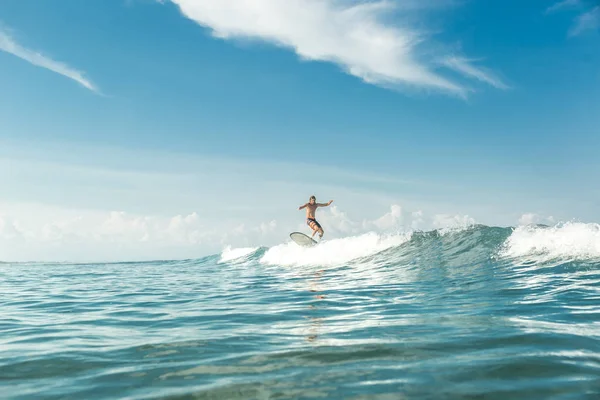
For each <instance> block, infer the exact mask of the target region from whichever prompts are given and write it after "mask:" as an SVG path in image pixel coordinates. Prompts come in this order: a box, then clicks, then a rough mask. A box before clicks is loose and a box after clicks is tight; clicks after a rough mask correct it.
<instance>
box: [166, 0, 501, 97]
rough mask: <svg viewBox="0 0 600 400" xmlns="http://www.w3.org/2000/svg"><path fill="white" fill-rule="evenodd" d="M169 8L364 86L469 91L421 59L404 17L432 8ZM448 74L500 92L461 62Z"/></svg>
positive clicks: (315, 0) (314, 2)
mask: <svg viewBox="0 0 600 400" xmlns="http://www.w3.org/2000/svg"><path fill="white" fill-rule="evenodd" d="M171 1H172V2H173V3H174V4H176V5H177V6H179V8H180V10H181V11H182V13H183V14H184V15H185V16H186V17H188V18H190V19H191V20H193V21H195V22H197V23H198V24H200V25H202V26H204V27H207V28H209V29H211V30H212V33H213V35H214V36H215V37H218V38H221V39H225V40H231V39H251V40H260V41H265V42H269V43H272V44H275V45H277V46H281V47H284V48H288V49H292V50H293V51H294V52H295V53H296V54H297V55H298V56H299V57H301V58H302V59H304V60H312V61H325V62H331V63H335V64H337V65H339V66H341V67H342V68H343V69H344V70H345V71H346V72H347V73H349V74H351V75H354V76H356V77H358V78H360V79H362V80H364V81H365V82H367V83H370V84H375V85H379V86H382V87H392V88H397V87H400V86H407V85H408V86H411V87H420V88H430V89H439V90H443V91H447V92H450V93H454V94H458V95H459V96H465V95H466V93H467V92H468V91H470V89H468V88H467V87H465V86H464V85H462V84H460V83H458V82H455V81H452V80H450V79H448V78H446V77H444V76H442V75H441V74H439V73H437V72H435V71H434V70H433V65H434V63H433V62H431V63H430V64H431V65H428V61H427V60H425V59H423V58H422V57H420V55H421V56H422V55H423V54H424V53H423V52H421V53H420V50H419V49H420V46H426V45H429V44H430V43H429V42H428V40H429V39H428V37H427V36H426V35H425V33H424V32H420V31H419V30H417V29H416V28H415V27H414V26H411V24H409V23H408V22H406V21H407V20H408V18H407V16H408V15H409V14H408V13H414V12H417V10H420V11H419V12H422V11H423V10H422V9H423V8H424V7H425V6H424V4H429V5H430V7H431V4H432V3H431V2H428V3H427V2H425V3H424V2H420V3H417V2H413V1H410V2H392V1H385V0H381V1H351V2H350V1H348V2H341V1H336V0H286V1H281V0H254V1H240V0H218V1H215V0H171ZM435 3H436V2H434V3H433V4H435ZM447 3H448V2H447V1H446V2H442V4H447ZM395 12H398V15H399V16H400V17H401V18H403V19H401V20H396V23H394V24H392V23H391V22H390V16H391V15H392V14H393V13H395ZM410 15H412V14H410ZM412 25H414V24H412ZM439 51H440V50H439V49H438V50H437V51H436V53H439ZM460 60H462V59H460ZM436 67H439V65H436ZM450 67H451V68H453V69H460V71H461V72H462V73H463V74H464V75H465V76H467V77H473V78H476V79H478V80H480V81H482V82H486V83H489V84H492V85H493V86H495V87H504V85H503V84H502V82H501V81H500V80H499V79H498V78H494V77H492V76H491V75H490V74H489V73H487V72H484V71H483V70H480V69H478V68H476V67H474V66H472V65H469V64H466V63H465V62H464V61H460V62H452V63H451V65H450Z"/></svg>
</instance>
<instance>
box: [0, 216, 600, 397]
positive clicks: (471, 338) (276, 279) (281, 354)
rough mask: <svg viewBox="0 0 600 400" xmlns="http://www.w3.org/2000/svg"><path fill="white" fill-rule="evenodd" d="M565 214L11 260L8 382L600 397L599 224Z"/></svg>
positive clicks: (202, 393)
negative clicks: (554, 222)
mask: <svg viewBox="0 0 600 400" xmlns="http://www.w3.org/2000/svg"><path fill="white" fill-rule="evenodd" d="M562 229H563V230H561V229H553V230H552V229H551V228H542V227H539V228H531V229H529V230H523V229H522V230H516V231H515V230H513V229H505V228H489V227H473V228H470V229H465V230H461V231H455V232H429V233H413V234H407V235H396V236H390V237H380V236H377V235H363V236H359V237H354V238H346V239H337V240H331V241H326V242H324V243H322V244H319V245H318V246H316V247H314V248H310V249H305V248H300V247H298V246H297V245H295V244H294V243H288V244H282V245H280V246H276V247H273V248H258V249H227V250H226V251H224V252H223V254H220V255H215V256H212V257H207V258H204V259H200V260H187V261H157V262H148V263H121V264H83V265H82V264H41V263H36V264H0V290H1V297H0V305H1V310H2V314H1V318H0V332H2V334H1V335H0V378H1V380H0V390H1V391H2V393H3V395H2V396H1V397H2V398H9V399H30V398H48V399H54V398H55V399H103V398H106V399H109V398H128V399H143V398H174V399H178V398H181V399H185V398H190V399H191V398H197V399H217V398H222V399H293V398H306V399H308V398H331V399H337V398H345V399H401V398H419V399H538V398H539V399H598V398H600V262H599V260H600V240H599V239H598V230H597V227H595V226H582V227H580V228H578V229H579V230H580V231H579V233H578V235H579V236H578V238H577V239H573V237H572V236H573V234H572V233H570V232H569V231H567V230H565V229H566V228H562ZM570 229H573V227H570ZM582 232H583V233H582ZM569 240H570V241H569Z"/></svg>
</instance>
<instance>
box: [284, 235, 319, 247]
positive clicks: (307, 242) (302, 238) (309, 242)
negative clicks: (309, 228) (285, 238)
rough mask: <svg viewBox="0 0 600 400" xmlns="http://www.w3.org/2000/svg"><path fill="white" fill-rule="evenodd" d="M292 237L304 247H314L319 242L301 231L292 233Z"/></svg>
mask: <svg viewBox="0 0 600 400" xmlns="http://www.w3.org/2000/svg"><path fill="white" fill-rule="evenodd" d="M290 237H291V238H292V240H293V241H294V242H296V243H297V244H299V245H300V246H304V247H312V246H314V245H316V244H317V243H318V242H317V241H316V240H314V239H313V238H311V237H309V236H306V235H305V234H304V233H301V232H292V233H290Z"/></svg>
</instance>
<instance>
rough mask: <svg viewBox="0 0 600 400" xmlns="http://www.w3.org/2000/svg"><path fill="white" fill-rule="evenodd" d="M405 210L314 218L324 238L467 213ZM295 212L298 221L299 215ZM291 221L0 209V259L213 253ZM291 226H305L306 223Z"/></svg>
mask: <svg viewBox="0 0 600 400" xmlns="http://www.w3.org/2000/svg"><path fill="white" fill-rule="evenodd" d="M404 214H405V213H404V212H403V210H402V207H400V205H397V204H393V205H391V206H390V211H389V212H388V213H385V214H384V215H382V216H381V217H378V218H375V219H373V220H363V221H357V220H353V219H351V218H349V217H348V215H347V214H346V212H344V211H341V210H340V209H338V207H336V206H331V207H329V208H328V209H324V210H322V211H321V212H320V215H319V221H321V223H322V225H323V227H324V228H325V229H326V231H327V236H328V238H329V239H334V238H339V237H347V236H353V235H360V234H364V233H367V232H376V233H392V232H406V231H410V230H413V229H420V228H424V227H427V226H428V227H430V228H431V229H434V228H435V229H439V228H444V227H464V226H466V225H471V224H473V223H475V220H473V219H472V218H470V217H468V216H461V215H455V216H450V215H440V214H436V215H432V216H429V217H427V218H423V213H422V212H420V211H417V212H413V213H407V214H406V215H404ZM298 219H301V220H303V218H302V217H299V218H298ZM291 227H293V225H290V224H289V223H282V224H280V223H278V221H277V220H271V221H268V222H263V223H261V224H260V225H258V226H253V225H250V226H247V224H245V223H242V224H239V225H237V226H234V225H233V224H231V223H229V222H225V223H223V225H219V226H215V225H213V224H211V221H209V220H207V219H205V218H202V217H201V216H200V215H199V214H198V213H197V212H192V213H190V214H188V215H175V216H172V217H165V216H156V215H135V214H131V213H125V212H117V211H112V212H92V211H88V212H80V213H79V214H77V215H59V216H54V217H52V218H50V219H47V218H46V219H44V220H38V221H35V222H34V223H32V222H31V221H29V222H27V221H20V220H18V219H17V218H14V217H13V216H10V215H6V214H5V215H0V261H75V262H77V261H98V262H103V261H123V260H150V259H169V258H173V259H181V258H195V257H202V256H206V255H209V254H216V253H218V252H220V251H222V250H223V249H224V248H235V247H242V246H253V247H258V246H273V245H277V244H280V243H283V242H285V241H287V240H288V239H287V238H288V235H289V233H290V232H291V230H290V228H291ZM296 229H297V230H299V231H302V232H306V233H307V234H308V233H310V232H309V229H308V228H307V227H306V225H305V224H303V223H299V224H298V225H297V227H296Z"/></svg>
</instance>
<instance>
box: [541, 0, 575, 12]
mask: <svg viewBox="0 0 600 400" xmlns="http://www.w3.org/2000/svg"><path fill="white" fill-rule="evenodd" d="M579 5H581V2H580V0H562V1H559V2H557V3H555V4H553V5H551V6H550V7H548V8H547V9H546V14H550V13H553V12H556V11H560V10H564V9H567V8H573V7H577V6H579Z"/></svg>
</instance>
